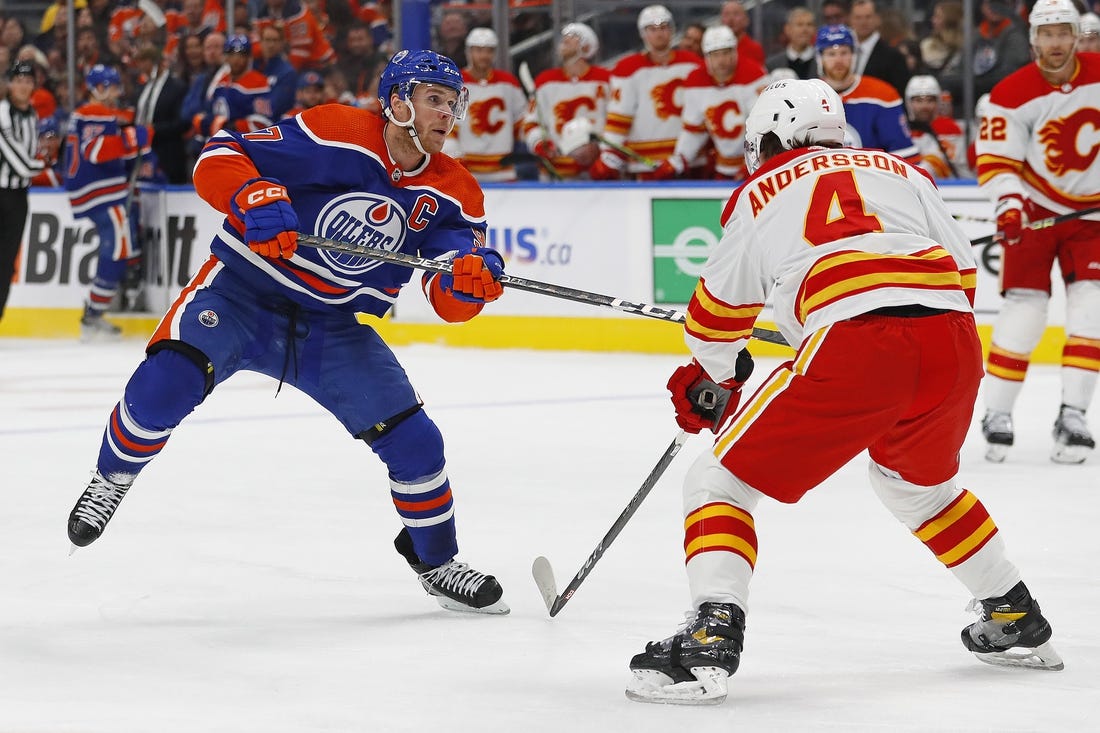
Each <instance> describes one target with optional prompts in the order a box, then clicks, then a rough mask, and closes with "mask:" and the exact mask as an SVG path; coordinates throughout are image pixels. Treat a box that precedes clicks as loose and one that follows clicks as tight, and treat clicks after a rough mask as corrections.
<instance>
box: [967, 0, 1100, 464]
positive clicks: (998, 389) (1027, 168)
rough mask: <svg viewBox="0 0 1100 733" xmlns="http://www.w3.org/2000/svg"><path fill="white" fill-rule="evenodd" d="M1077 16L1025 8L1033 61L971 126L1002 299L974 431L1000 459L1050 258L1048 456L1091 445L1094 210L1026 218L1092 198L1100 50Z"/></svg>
mask: <svg viewBox="0 0 1100 733" xmlns="http://www.w3.org/2000/svg"><path fill="white" fill-rule="evenodd" d="M1079 17H1080V16H1079V15H1078V13H1077V8H1076V7H1074V5H1073V3H1072V2H1071V0H1039V2H1038V3H1036V4H1035V7H1034V8H1033V9H1032V11H1031V16H1030V19H1029V20H1030V23H1031V31H1030V34H1031V35H1030V40H1031V47H1032V50H1033V52H1034V55H1035V61H1034V62H1033V63H1030V64H1028V65H1027V66H1025V67H1023V68H1022V69H1020V70H1018V71H1016V72H1014V73H1012V74H1010V75H1009V76H1007V77H1005V78H1004V79H1003V80H1002V81H1000V82H999V83H998V84H997V85H996V86H994V87H993V91H992V92H990V95H989V107H988V109H987V111H986V114H985V116H984V117H983V118H982V123H981V129H980V130H979V135H978V142H977V152H978V184H979V185H980V186H981V189H982V190H983V191H985V192H986V193H988V194H989V196H990V198H991V199H992V200H993V201H994V202H996V213H997V240H998V241H999V242H1001V244H1002V245H1003V246H1004V256H1003V259H1002V261H1001V293H1002V294H1003V295H1004V303H1003V304H1002V306H1001V312H1000V315H999V316H998V317H997V321H996V323H994V325H993V344H992V346H991V348H990V350H989V360H988V363H987V366H986V368H987V371H988V377H987V378H986V382H985V387H984V390H983V393H984V396H985V405H986V414H985V417H984V418H983V420H982V433H983V434H984V435H985V439H986V441H987V443H988V444H989V448H988V452H987V454H986V457H987V458H988V459H989V460H991V461H994V462H1000V461H1003V460H1004V459H1005V456H1006V454H1007V452H1008V448H1009V447H1010V446H1011V445H1012V443H1013V440H1014V431H1013V424H1012V407H1013V405H1014V404H1015V402H1016V397H1017V396H1018V395H1019V394H1020V390H1021V389H1022V388H1023V385H1024V378H1025V377H1026V376H1027V368H1028V363H1029V362H1030V360H1031V352H1032V351H1033V350H1034V349H1035V347H1036V346H1037V345H1038V344H1039V339H1040V338H1041V337H1042V335H1043V331H1044V330H1045V328H1046V323H1047V308H1048V305H1049V302H1050V287H1051V268H1052V267H1053V266H1054V263H1055V262H1057V263H1058V269H1059V270H1060V271H1061V273H1062V280H1063V281H1064V282H1065V286H1066V322H1065V331H1066V340H1065V344H1064V346H1063V347H1062V400H1061V407H1060V408H1059V412H1058V415H1057V418H1056V419H1055V421H1054V447H1053V449H1052V451H1051V459H1052V460H1054V461H1056V462H1058V463H1081V462H1082V461H1084V460H1085V458H1086V457H1087V456H1088V454H1089V452H1090V451H1091V450H1092V449H1093V448H1094V447H1095V446H1096V443H1095V441H1094V440H1093V437H1092V433H1091V432H1090V431H1089V427H1088V423H1087V422H1086V421H1085V412H1086V410H1088V407H1089V404H1090V403H1091V402H1092V397H1093V393H1094V392H1095V391H1096V377H1097V373H1098V372H1100V216H1098V215H1096V214H1093V215H1092V216H1091V217H1082V218H1079V219H1072V220H1070V221H1065V222H1062V223H1061V224H1055V225H1054V226H1053V227H1049V228H1047V229H1042V230H1030V229H1028V228H1027V224H1028V221H1029V220H1030V221H1035V220H1038V219H1046V218H1049V217H1053V216H1056V215H1059V214H1069V213H1072V212H1074V211H1080V210H1081V209H1087V208H1092V207H1095V206H1100V166H1097V165H1096V160H1095V157H1096V156H1095V148H1094V147H1090V146H1093V145H1094V142H1092V141H1093V139H1094V138H1093V135H1094V132H1095V128H1096V122H1095V117H1096V100H1097V98H1098V96H1100V56H1098V55H1095V54H1080V55H1078V54H1076V53H1075V52H1074V48H1075V46H1076V41H1077V32H1078V22H1079ZM1090 151H1091V152H1090Z"/></svg>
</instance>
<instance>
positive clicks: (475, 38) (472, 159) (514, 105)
mask: <svg viewBox="0 0 1100 733" xmlns="http://www.w3.org/2000/svg"><path fill="white" fill-rule="evenodd" d="M497 43H498V41H497V34H496V33H494V32H493V29H492V28H474V29H473V30H471V31H470V32H469V34H468V35H467V36H466V66H465V67H464V68H463V69H462V80H463V81H465V82H466V88H467V89H469V90H470V106H469V108H468V109H467V111H466V118H465V119H463V120H460V121H459V122H458V123H456V124H455V126H454V129H453V130H452V131H451V137H450V138H448V140H447V146H446V147H445V148H444V149H443V152H445V153H447V154H448V155H450V156H451V157H452V158H455V159H457V160H458V161H459V162H460V163H462V165H463V166H465V167H466V169H467V170H468V171H470V173H473V174H474V178H476V179H477V180H478V181H481V182H483V183H484V182H501V181H514V180H516V169H515V166H512V165H505V164H504V163H503V160H504V157H505V156H506V155H510V154H511V153H512V152H514V150H515V144H516V140H517V139H519V133H520V128H521V126H522V123H523V114H524V111H525V110H526V108H527V95H525V94H524V93H523V89H522V88H521V87H520V84H519V80H518V79H517V78H516V77H515V76H513V75H512V74H511V73H510V72H508V71H505V70H503V69H494V68H493V58H494V56H495V55H496V50H497Z"/></svg>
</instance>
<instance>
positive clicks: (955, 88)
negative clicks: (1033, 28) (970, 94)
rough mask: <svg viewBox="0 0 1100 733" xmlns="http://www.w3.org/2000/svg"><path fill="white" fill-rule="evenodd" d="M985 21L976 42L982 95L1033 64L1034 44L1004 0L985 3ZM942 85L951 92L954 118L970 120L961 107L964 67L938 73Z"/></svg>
mask: <svg viewBox="0 0 1100 733" xmlns="http://www.w3.org/2000/svg"><path fill="white" fill-rule="evenodd" d="M981 7H982V22H981V24H980V25H979V26H978V36H977V38H975V39H974V63H973V70H974V95H975V96H981V95H982V94H985V93H986V92H989V91H991V90H992V89H993V87H994V85H996V84H997V82H999V81H1000V80H1001V79H1004V78H1005V77H1006V76H1008V75H1009V74H1011V73H1012V72H1014V71H1016V70H1017V69H1019V68H1020V67H1022V66H1025V65H1026V64H1028V63H1030V62H1031V45H1030V43H1029V42H1028V37H1027V29H1026V28H1025V27H1024V25H1023V23H1022V22H1021V20H1020V17H1019V16H1018V15H1017V14H1016V12H1015V10H1014V9H1013V6H1012V5H1010V4H1009V3H1007V2H1004V0H984V1H983V2H982V6H981ZM939 79H940V86H942V87H943V88H944V89H945V90H946V91H948V92H950V93H951V97H952V99H954V101H955V109H954V113H953V115H952V116H953V117H969V114H963V113H962V112H963V110H961V109H960V108H959V100H961V99H962V87H963V76H962V68H961V64H960V68H959V69H958V71H956V72H947V71H943V72H941V73H940V74H939Z"/></svg>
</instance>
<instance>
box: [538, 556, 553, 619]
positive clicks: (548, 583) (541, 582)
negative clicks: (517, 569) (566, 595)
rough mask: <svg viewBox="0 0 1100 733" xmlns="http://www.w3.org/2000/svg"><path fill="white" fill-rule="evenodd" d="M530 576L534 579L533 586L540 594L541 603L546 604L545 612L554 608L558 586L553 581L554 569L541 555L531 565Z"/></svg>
mask: <svg viewBox="0 0 1100 733" xmlns="http://www.w3.org/2000/svg"><path fill="white" fill-rule="evenodd" d="M531 575H532V576H533V577H534V578H535V585H537V586H538V588H539V593H541V594H542V601H543V603H545V604H546V610H547V611H550V610H551V609H553V608H554V604H555V603H556V602H557V600H558V584H557V582H556V581H555V580H554V569H553V568H552V567H550V561H549V560H547V559H546V558H545V557H543V556H542V555H539V556H538V557H536V558H535V561H534V562H533V563H531Z"/></svg>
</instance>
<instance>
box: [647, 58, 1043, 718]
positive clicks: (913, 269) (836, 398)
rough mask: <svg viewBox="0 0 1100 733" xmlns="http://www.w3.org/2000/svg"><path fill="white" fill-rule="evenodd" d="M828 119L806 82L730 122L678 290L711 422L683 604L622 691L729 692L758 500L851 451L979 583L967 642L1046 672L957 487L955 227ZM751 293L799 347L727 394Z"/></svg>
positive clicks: (998, 560)
mask: <svg viewBox="0 0 1100 733" xmlns="http://www.w3.org/2000/svg"><path fill="white" fill-rule="evenodd" d="M844 133H845V118H844V106H843V104H842V103H841V100H840V97H839V96H838V95H837V94H836V92H834V91H833V90H832V89H831V88H830V87H829V86H828V85H827V84H825V83H824V82H823V81H820V80H817V79H813V80H806V81H803V80H790V81H781V82H776V83H774V84H772V85H770V86H769V87H767V88H766V89H765V90H764V91H763V92H762V93H761V95H760V99H759V100H758V101H757V103H756V105H755V106H754V107H753V109H752V111H751V112H750V114H749V117H748V119H747V121H746V133H745V138H746V140H745V157H746V163H747V166H748V170H749V171H750V174H751V175H750V177H749V179H748V180H747V181H746V182H745V184H744V185H743V186H742V187H740V188H738V189H737V190H736V191H735V192H734V194H733V196H732V198H731V199H730V201H729V203H728V204H727V205H726V207H725V210H724V212H723V214H722V226H723V235H722V239H721V241H720V242H719V244H718V246H717V248H716V249H715V250H714V251H713V252H712V254H711V256H710V259H709V261H708V262H707V264H706V266H705V267H704V270H703V273H702V276H701V277H700V280H699V283H698V285H697V287H696V290H695V293H694V295H693V296H692V299H691V302H690V304H689V306H688V315H687V320H686V323H685V340H686V342H687V345H688V347H689V349H690V350H691V353H692V355H693V357H694V359H693V361H692V362H691V363H690V364H688V365H685V366H682V367H680V368H679V369H677V370H676V371H675V372H674V373H673V375H672V378H671V379H670V380H669V383H668V387H669V390H670V391H671V393H672V401H673V406H674V408H675V410H676V419H677V423H678V424H679V425H680V427H681V428H683V429H684V430H687V431H689V432H699V431H700V430H702V429H704V428H706V429H710V430H712V431H713V432H714V433H715V442H714V447H713V449H710V450H707V451H705V452H704V453H703V455H701V456H700V457H699V458H698V459H697V460H696V461H695V463H694V464H693V465H692V466H691V468H689V469H688V472H687V475H686V476H685V479H684V496H683V512H684V517H685V520H684V543H683V547H684V551H685V555H686V569H687V575H688V586H689V589H690V592H691V597H692V603H693V609H692V610H693V614H692V615H690V616H689V618H688V620H687V621H686V622H685V623H684V624H683V625H682V626H681V627H680V629H679V630H678V631H677V632H676V633H675V634H673V635H672V636H670V637H668V638H667V639H664V640H663V641H655V642H651V643H649V644H648V645H647V646H646V648H645V650H644V651H643V652H641V653H640V654H637V655H635V656H634V658H633V659H632V660H631V662H630V668H631V670H632V672H633V677H632V679H631V680H630V683H629V685H628V688H627V696H628V697H629V698H631V699H633V700H638V701H642V702H664V703H681V704H707V703H717V702H721V701H722V700H723V699H724V698H725V696H726V694H727V690H728V678H729V676H730V675H732V674H733V673H734V672H735V671H736V670H737V667H738V664H739V663H740V658H741V651H742V647H743V644H744V640H745V617H746V612H747V611H748V608H749V605H748V597H749V582H750V580H751V579H752V575H753V568H754V566H755V564H756V560H757V549H758V547H757V530H756V526H755V520H754V517H753V512H754V511H755V509H756V506H757V504H758V502H759V501H760V499H761V498H762V497H765V496H766V497H770V498H772V499H775V500H777V501H781V502H784V503H795V502H797V501H799V499H801V498H802V496H803V495H805V494H806V493H807V492H808V491H810V490H811V489H813V488H814V487H815V486H817V485H818V484H820V483H821V482H822V481H824V480H825V479H826V478H828V477H829V476H830V475H832V474H833V473H834V472H835V471H837V470H838V469H840V468H841V467H842V466H844V465H845V464H847V463H848V462H850V461H851V460H852V459H853V458H855V457H856V456H857V455H859V454H860V453H861V452H862V451H863V450H867V451H868V453H869V455H870V465H869V466H868V468H869V477H870V483H871V487H872V488H873V489H874V491H875V493H876V495H877V496H878V498H879V499H880V500H881V501H882V503H883V504H884V505H885V506H886V508H887V509H888V510H889V511H890V512H891V513H892V514H893V515H894V516H895V517H896V518H897V519H898V520H899V521H900V522H901V523H903V524H904V525H905V527H906V528H907V529H908V530H909V531H910V532H912V533H913V535H914V536H915V537H916V538H917V539H918V540H919V541H920V542H922V543H923V544H924V545H925V546H926V547H927V548H928V550H929V551H931V552H932V554H933V555H934V556H935V557H936V559H937V560H939V561H940V562H941V563H942V564H943V565H944V566H945V567H946V568H948V569H949V570H950V571H951V572H952V573H953V574H954V575H955V577H956V578H957V579H958V580H959V581H961V582H962V584H963V585H964V586H965V587H966V588H967V590H968V591H969V592H970V593H971V594H972V595H973V597H974V598H975V599H979V600H978V601H977V602H976V604H975V606H974V607H975V610H977V611H979V612H980V616H979V618H978V620H977V621H975V622H974V623H972V624H970V625H969V626H967V627H966V628H964V629H963V630H962V643H963V645H964V647H965V648H966V649H968V650H969V651H971V652H973V653H974V654H975V655H976V656H977V657H978V658H979V659H981V660H982V661H985V662H988V663H990V664H998V665H1006V666H1029V667H1040V668H1045V669H1061V668H1062V661H1061V659H1060V658H1059V657H1058V654H1057V653H1056V651H1055V650H1054V649H1053V647H1052V646H1051V644H1050V638H1051V627H1050V624H1049V623H1048V622H1047V620H1046V619H1045V618H1044V617H1043V615H1042V613H1041V612H1040V609H1039V605H1038V603H1036V601H1035V599H1034V598H1032V596H1031V594H1030V592H1029V591H1028V588H1027V586H1025V585H1024V583H1023V581H1022V580H1021V576H1020V571H1019V570H1018V569H1017V568H1016V566H1015V565H1014V564H1013V563H1012V562H1010V561H1009V559H1008V558H1007V557H1006V554H1005V547H1004V542H1003V540H1002V537H1001V534H1000V532H999V531H998V529H997V525H996V524H995V523H994V521H993V519H992V518H991V517H990V515H989V513H988V512H987V511H986V509H985V508H984V507H983V506H982V503H981V502H980V501H979V500H978V498H977V497H976V496H974V495H973V494H971V493H970V492H969V491H967V490H965V489H963V488H961V487H959V486H957V485H956V483H955V476H956V474H957V472H958V469H959V448H960V447H961V446H962V444H963V441H964V439H965V437H966V433H967V429H968V427H969V425H970V419H971V417H972V415H973V410H974V398H975V396H976V395H977V390H978V383H979V382H980V381H981V377H982V348H981V343H980V341H979V339H978V333H977V329H976V327H975V325H974V314H973V311H972V309H971V304H972V302H973V294H974V285H975V272H976V265H975V261H974V255H973V253H972V252H971V247H970V242H969V240H968V239H967V236H966V234H965V233H964V232H963V231H962V230H961V229H960V227H959V225H958V224H957V223H956V222H955V221H954V220H953V219H952V218H951V215H950V214H949V213H948V211H947V209H946V207H945V205H944V203H943V200H942V199H941V198H940V196H939V193H938V191H937V190H936V187H935V184H934V183H933V182H932V180H931V178H930V177H928V176H927V174H925V173H924V172H922V171H920V170H919V169H918V168H916V167H914V166H912V165H910V164H909V163H907V162H906V161H904V160H903V159H901V158H898V157H896V156H893V155H890V154H888V153H884V152H878V151H872V150H863V149H844V148H842V141H843V139H844ZM765 301H770V302H771V303H772V304H773V306H774V314H775V318H776V322H777V323H778V325H779V329H780V331H782V333H783V335H784V336H785V337H786V339H787V341H789V342H790V343H791V344H794V345H795V347H796V349H797V353H796V354H795V356H794V358H793V359H792V360H791V361H788V362H786V363H784V364H782V365H780V366H779V367H778V368H777V369H776V370H775V371H774V372H772V373H771V374H770V375H769V376H767V377H766V378H765V379H764V382H763V384H762V385H761V386H760V387H758V388H757V390H756V392H755V393H754V394H753V395H752V396H751V397H750V398H749V399H748V401H747V404H746V405H745V406H744V407H742V408H741V409H740V410H737V403H738V399H739V396H740V389H741V386H742V385H743V384H744V382H745V380H746V379H747V378H748V377H749V375H750V374H751V372H752V358H751V357H750V356H749V355H748V352H747V351H746V350H745V345H746V344H747V343H748V339H749V336H750V334H751V333H752V327H753V324H754V322H755V321H756V318H757V317H758V315H759V314H760V312H761V310H762V309H763V307H764V303H765ZM701 395H706V396H709V397H713V398H717V399H716V400H715V401H708V400H706V399H704V398H703V397H702V396H701ZM716 405H717V406H716ZM909 616H910V617H907V620H906V623H908V624H910V625H911V624H912V623H913V620H912V614H910V615H909ZM916 618H918V619H919V617H916ZM882 623H883V624H886V625H889V624H892V623H898V621H897V619H890V618H884V619H883V621H882ZM810 643H812V640H811V642H810Z"/></svg>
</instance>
